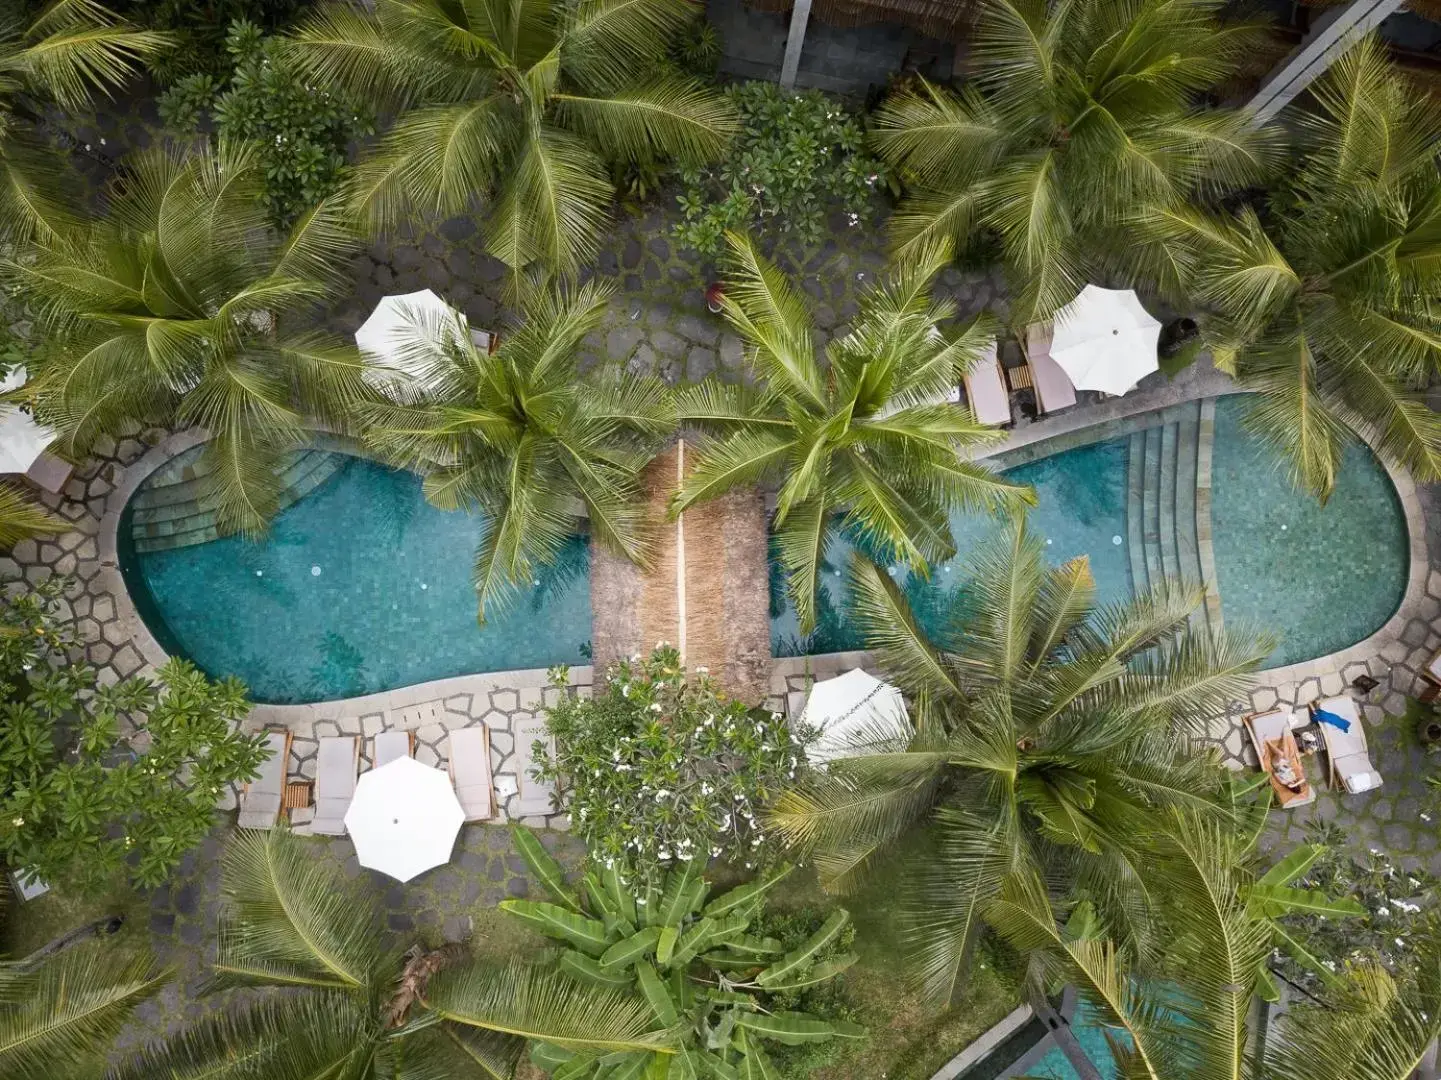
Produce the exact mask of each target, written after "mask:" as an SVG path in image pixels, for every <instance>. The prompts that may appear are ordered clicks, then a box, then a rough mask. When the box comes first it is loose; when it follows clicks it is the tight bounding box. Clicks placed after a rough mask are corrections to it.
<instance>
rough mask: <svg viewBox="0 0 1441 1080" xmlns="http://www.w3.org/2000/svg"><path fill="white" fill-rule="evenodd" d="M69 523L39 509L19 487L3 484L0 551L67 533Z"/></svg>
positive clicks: (0, 510) (0, 493) (0, 499)
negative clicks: (38, 538) (40, 538)
mask: <svg viewBox="0 0 1441 1080" xmlns="http://www.w3.org/2000/svg"><path fill="white" fill-rule="evenodd" d="M69 528H70V523H69V522H67V521H64V520H63V519H61V518H58V517H56V516H55V515H54V514H51V513H50V512H49V511H47V510H46V509H45V508H44V507H42V506H39V505H38V504H36V502H35V501H34V500H33V499H32V498H31V497H30V495H29V493H27V492H26V491H25V490H24V489H23V488H21V487H20V485H19V484H0V549H3V550H5V551H9V550H10V549H11V548H13V547H14V546H15V545H16V544H18V543H19V542H20V541H21V540H30V539H32V538H33V537H36V536H50V535H53V534H54V533H61V532H65V531H66V530H68V529H69Z"/></svg>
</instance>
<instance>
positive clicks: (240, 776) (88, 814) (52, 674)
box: [0, 577, 265, 890]
mask: <svg viewBox="0 0 1441 1080" xmlns="http://www.w3.org/2000/svg"><path fill="white" fill-rule="evenodd" d="M68 584H69V582H68V581H67V580H66V579H64V578H59V577H54V578H49V579H47V580H46V581H44V582H42V583H41V584H40V585H37V586H35V587H34V588H32V589H29V590H27V591H23V592H20V593H18V594H16V595H13V596H10V595H7V596H6V597H4V598H3V599H0V693H3V695H4V701H5V723H4V726H3V728H0V858H3V859H4V861H5V863H6V864H7V865H9V866H12V867H16V868H19V869H23V870H25V871H27V872H29V873H31V874H33V875H34V876H36V877H38V878H40V879H41V880H44V881H47V882H50V883H52V884H56V885H60V884H62V883H63V884H66V885H70V886H72V887H75V888H77V889H80V890H85V889H88V888H93V887H96V886H99V885H102V884H105V883H107V882H110V881H114V880H115V879H116V878H117V877H119V876H121V875H124V874H128V876H129V877H130V879H131V881H132V882H134V884H135V885H137V886H138V887H141V888H154V887H155V886H157V885H159V884H161V883H162V882H164V881H165V880H166V879H167V878H168V877H169V876H170V873H171V871H173V870H174V869H175V867H176V865H177V864H178V863H179V862H180V860H181V858H183V857H184V855H185V854H186V852H188V851H190V850H192V849H193V848H195V847H196V846H197V845H199V843H200V842H201V841H202V840H203V839H204V838H205V836H206V835H207V834H208V833H209V832H210V830H211V829H212V828H214V826H215V803H216V800H217V797H218V796H219V794H220V792H221V789H222V788H224V787H225V786H227V785H230V784H240V783H244V782H246V781H247V780H250V779H252V778H254V776H255V775H256V773H257V772H258V771H259V768H260V764H261V762H263V761H264V759H265V750H264V748H263V746H262V744H261V740H260V738H259V737H258V736H250V735H244V734H242V733H241V732H240V731H239V730H238V728H239V722H240V721H241V720H242V719H244V718H245V716H246V715H247V714H248V713H249V712H250V702H248V701H247V700H246V698H245V688H244V687H243V686H242V685H241V684H240V683H239V682H237V681H236V680H234V679H226V680H223V681H221V682H218V683H213V682H211V681H210V680H209V679H207V678H206V677H205V676H204V675H202V674H201V673H200V672H199V671H196V670H195V668H194V667H192V666H191V665H190V664H188V663H186V662H185V661H184V660H172V661H170V662H169V663H168V664H166V665H165V667H163V668H161V669H160V671H159V672H158V673H157V675H156V677H155V679H153V680H152V679H149V678H145V677H141V676H136V677H133V678H129V679H124V680H122V681H120V682H118V683H115V684H114V685H110V686H96V685H95V671H94V669H93V668H90V667H87V666H85V665H83V664H68V663H66V656H67V653H68V652H69V651H70V650H72V649H74V648H75V645H76V643H75V639H74V636H73V632H72V630H71V627H70V625H69V624H68V623H67V622H65V621H63V620H62V618H61V616H60V614H59V607H60V603H61V601H60V595H61V593H62V591H63V589H64V588H65V586H66V585H68Z"/></svg>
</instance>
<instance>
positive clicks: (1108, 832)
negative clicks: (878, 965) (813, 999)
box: [769, 518, 1271, 1001]
mask: <svg viewBox="0 0 1441 1080" xmlns="http://www.w3.org/2000/svg"><path fill="white" fill-rule="evenodd" d="M1044 551H1045V546H1044V544H1043V543H1042V541H1041V539H1040V538H1039V537H1037V536H1036V535H1035V534H1034V533H1032V532H1031V531H1030V530H1029V529H1028V528H1027V526H1026V523H1025V520H1024V519H1023V518H1022V519H1020V520H1018V521H1016V522H1014V523H1012V524H1010V525H1008V526H1006V527H1005V528H1003V529H1002V530H1001V531H1000V532H999V533H998V534H997V535H996V536H994V537H993V538H991V539H990V541H989V542H988V543H986V544H984V545H982V547H981V548H980V550H978V551H977V552H976V553H975V554H973V555H972V556H971V557H970V559H969V569H970V574H971V576H970V579H969V580H968V581H967V582H966V584H965V586H964V588H962V589H959V590H957V591H956V592H954V593H953V594H952V596H953V598H954V600H955V606H954V609H953V610H952V611H951V612H950V617H949V618H947V619H943V620H941V622H942V627H941V628H940V629H939V630H938V631H937V632H936V633H935V634H934V635H933V636H927V634H926V633H925V632H924V631H923V630H922V629H921V627H920V625H919V624H918V622H917V620H916V618H915V617H914V615H913V614H912V612H911V610H910V608H909V606H908V605H907V603H906V602H905V599H904V597H903V595H902V593H901V591H900V589H899V587H898V586H897V585H896V583H895V582H894V581H892V580H891V578H890V576H889V575H888V574H887V573H886V572H885V571H884V570H882V569H880V568H879V567H877V566H876V565H875V564H873V563H871V562H869V561H868V560H864V559H861V558H859V557H858V558H856V560H855V561H854V562H853V564H852V566H851V569H850V578H849V588H850V602H851V606H852V611H853V617H854V618H855V620H856V621H857V622H858V623H859V624H860V625H861V627H862V630H863V632H864V634H865V637H866V640H867V642H868V643H869V645H870V646H871V648H872V649H874V650H875V654H876V657H877V660H878V662H879V664H880V666H881V668H882V669H883V670H884V671H885V672H886V673H887V675H888V677H889V678H890V679H891V680H892V681H893V682H895V683H896V684H897V685H899V686H900V687H901V688H902V689H903V690H904V691H905V692H906V694H907V695H908V697H909V698H910V699H911V700H912V701H913V702H914V705H915V713H916V719H915V722H914V725H909V724H908V725H905V726H903V727H902V726H899V725H897V726H894V727H890V728H886V729H881V728H877V729H875V730H868V731H865V732H862V733H861V734H860V735H858V736H857V737H856V738H855V740H854V746H853V747H852V749H853V750H854V751H855V752H856V755H857V756H854V757H848V758H845V759H843V760H837V761H833V762H831V763H830V765H829V766H828V768H827V769H826V770H825V771H819V770H817V771H813V772H809V773H807V774H804V775H803V776H802V777H801V778H800V779H799V780H798V782H797V783H796V785H795V787H794V788H793V789H791V790H789V791H787V792H785V793H783V794H782V795H781V797H780V798H779V799H778V800H777V801H776V802H775V804H774V806H773V809H772V812H771V813H770V815H769V823H770V825H771V826H772V827H773V828H775V829H776V830H778V831H779V832H780V833H781V834H782V835H783V836H784V837H786V838H787V839H788V840H789V841H790V842H791V843H792V844H793V845H795V846H796V847H797V848H798V849H800V851H801V852H802V853H803V854H805V855H808V856H813V857H814V858H815V861H816V866H817V868H818V870H819V871H820V874H821V878H822V882H823V884H826V885H827V886H828V887H830V888H833V889H846V888H848V887H850V886H852V885H853V884H855V883H856V882H858V881H859V880H860V878H861V877H862V875H863V874H864V873H865V872H866V871H868V870H871V869H875V868H876V867H877V865H878V864H881V863H883V862H884V860H885V858H886V856H887V854H888V853H890V852H892V851H893V850H894V849H895V846H896V845H897V844H898V842H900V841H901V839H902V838H903V837H905V836H906V835H907V834H908V833H910V832H911V831H912V830H923V833H924V838H925V839H926V840H927V841H928V842H929V845H930V847H929V848H928V849H927V850H928V855H927V857H925V858H923V859H916V860H913V861H910V862H905V861H902V862H900V863H899V864H892V863H889V862H885V863H884V865H885V866H886V868H887V872H888V873H893V874H895V877H896V894H897V897H898V906H899V907H900V908H901V909H902V914H903V917H904V918H905V920H906V928H907V933H908V935H909V944H910V948H911V951H912V954H913V960H914V963H915V966H916V971H917V974H918V977H919V978H920V979H921V980H922V981H923V983H924V985H925V987H926V988H927V990H928V992H929V993H930V995H931V996H932V997H933V998H934V999H936V1000H938V1001H946V1000H949V999H950V998H951V997H952V996H953V994H954V993H955V991H956V989H957V987H958V984H959V983H960V981H961V980H962V978H963V976H964V974H965V972H966V968H967V963H968V960H967V957H968V953H969V951H970V948H971V945H972V942H973V940H974V938H975V935H976V932H977V930H978V928H979V927H980V924H981V916H982V914H983V911H984V908H985V904H986V903H987V902H988V901H989V900H991V899H993V898H994V897H996V896H997V895H999V894H1000V892H1001V891H1002V889H1003V887H1004V886H1005V884H1006V883H1007V882H1008V881H1010V880H1012V879H1015V878H1016V877H1017V876H1024V875H1028V874H1041V875H1044V876H1045V878H1046V880H1048V881H1050V882H1052V883H1053V884H1054V885H1055V886H1056V888H1057V889H1058V890H1059V891H1060V892H1061V894H1062V895H1075V896H1079V897H1084V898H1086V899H1088V900H1090V901H1091V902H1092V904H1093V905H1094V907H1095V909H1096V910H1097V911H1098V912H1100V914H1101V917H1102V918H1103V919H1105V920H1106V921H1107V923H1108V925H1111V926H1113V927H1115V928H1116V932H1117V933H1120V934H1124V935H1126V936H1127V937H1128V938H1134V939H1136V940H1138V941H1139V940H1144V939H1145V935H1146V925H1147V921H1148V918H1147V917H1148V915H1149V914H1150V912H1151V911H1152V910H1153V909H1154V907H1155V905H1156V904H1157V902H1158V896H1157V894H1156V892H1155V890H1154V888H1153V884H1152V881H1151V878H1150V874H1149V870H1148V869H1147V868H1146V865H1145V855H1144V852H1143V851H1142V850H1141V849H1140V848H1139V847H1138V846H1137V845H1138V842H1139V839H1138V838H1139V837H1140V836H1141V835H1142V834H1143V833H1144V831H1145V826H1146V824H1147V822H1149V821H1151V820H1152V819H1153V818H1154V816H1155V815H1156V813H1157V812H1158V810H1159V809H1162V808H1167V807H1187V808H1192V809H1194V810H1196V812H1198V813H1206V812H1208V811H1214V812H1215V813H1217V814H1220V813H1221V812H1222V809H1221V806H1220V802H1219V799H1220V796H1221V794H1222V790H1223V789H1222V787H1221V782H1222V770H1221V769H1220V768H1219V767H1218V766H1216V765H1214V764H1213V763H1212V762H1211V761H1210V760H1208V759H1205V758H1201V757H1198V756H1193V755H1191V754H1189V753H1188V752H1187V751H1186V750H1185V748H1184V741H1183V739H1182V738H1179V737H1178V734H1179V733H1183V732H1187V731H1198V730H1200V725H1201V724H1202V723H1203V722H1204V720H1205V719H1206V718H1207V717H1209V716H1212V715H1214V714H1215V713H1217V712H1223V711H1224V710H1225V708H1226V703H1227V702H1228V701H1229V700H1231V699H1232V698H1234V697H1236V696H1237V695H1238V694H1240V693H1241V692H1242V691H1243V690H1244V689H1245V687H1246V686H1247V685H1248V682H1249V674H1250V673H1251V672H1252V671H1254V670H1255V668H1256V667H1257V665H1258V664H1259V662H1260V661H1261V660H1262V659H1263V658H1264V657H1265V656H1266V655H1267V654H1268V653H1269V652H1270V649H1271V642H1269V641H1257V640H1254V639H1250V638H1245V637H1238V636H1225V635H1216V636H1214V637H1213V636H1212V635H1208V634H1206V633H1192V632H1191V631H1190V629H1189V622H1188V619H1189V616H1190V614H1191V612H1192V611H1194V610H1195V609H1196V608H1197V606H1198V605H1199V604H1200V602H1201V600H1202V593H1201V590H1200V589H1199V588H1197V587H1191V586H1183V585H1179V584H1175V583H1169V582H1167V583H1162V584H1161V585H1158V586H1157V587H1156V588H1155V589H1154V590H1152V591H1150V592H1148V593H1143V594H1141V595H1139V596H1137V597H1136V598H1134V599H1132V600H1130V601H1128V602H1125V603H1118V604H1112V605H1107V606H1104V607H1097V606H1096V605H1095V583H1094V581H1093V579H1092V577H1091V572H1090V567H1089V564H1088V563H1087V562H1086V560H1085V559H1076V560H1073V561H1071V562H1069V563H1067V564H1065V565H1064V566H1060V567H1055V568H1051V567H1049V566H1047V564H1046V560H1045V556H1044Z"/></svg>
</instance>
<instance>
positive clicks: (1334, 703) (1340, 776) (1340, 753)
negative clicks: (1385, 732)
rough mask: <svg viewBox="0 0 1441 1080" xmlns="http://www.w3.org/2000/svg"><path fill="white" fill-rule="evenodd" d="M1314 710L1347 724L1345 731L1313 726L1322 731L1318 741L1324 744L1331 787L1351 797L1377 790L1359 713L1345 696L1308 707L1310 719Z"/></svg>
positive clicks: (1377, 776)
mask: <svg viewBox="0 0 1441 1080" xmlns="http://www.w3.org/2000/svg"><path fill="white" fill-rule="evenodd" d="M1317 710H1325V711H1326V712H1328V713H1330V714H1331V715H1332V716H1339V717H1340V718H1341V719H1342V720H1347V721H1349V722H1350V727H1348V728H1347V729H1346V730H1345V731H1342V730H1341V729H1340V728H1338V727H1336V726H1335V725H1333V724H1328V723H1325V722H1324V721H1318V722H1317V725H1316V726H1317V727H1319V728H1320V729H1321V738H1323V739H1324V740H1326V757H1327V759H1328V760H1329V761H1330V763H1331V772H1330V777H1331V783H1333V784H1335V785H1336V786H1337V787H1339V788H1344V789H1345V790H1346V791H1348V792H1350V793H1351V794H1352V795H1359V794H1360V793H1361V792H1363V791H1371V790H1372V789H1374V788H1378V787H1380V786H1381V774H1380V773H1378V772H1377V771H1376V768H1375V766H1373V765H1372V764H1371V755H1370V753H1369V752H1368V751H1367V749H1366V728H1365V725H1363V724H1362V723H1361V711H1360V710H1359V709H1357V708H1356V702H1355V701H1353V700H1352V699H1351V698H1349V697H1346V696H1344V695H1343V696H1341V697H1332V698H1326V699H1324V700H1323V701H1318V702H1316V703H1315V704H1314V705H1312V706H1311V712H1312V716H1313V717H1314V715H1315V713H1316V712H1317Z"/></svg>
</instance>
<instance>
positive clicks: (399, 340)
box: [355, 289, 470, 389]
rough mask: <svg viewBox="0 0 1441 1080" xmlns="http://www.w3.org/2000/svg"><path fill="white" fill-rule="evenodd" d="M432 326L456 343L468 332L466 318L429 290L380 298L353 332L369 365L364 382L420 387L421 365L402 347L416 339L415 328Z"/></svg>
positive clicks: (422, 372)
mask: <svg viewBox="0 0 1441 1080" xmlns="http://www.w3.org/2000/svg"><path fill="white" fill-rule="evenodd" d="M431 326H434V327H436V328H438V329H440V330H441V332H442V333H444V332H447V331H449V332H451V333H452V334H453V340H455V341H456V342H457V343H459V342H460V341H462V340H463V337H462V335H465V334H468V333H469V332H470V326H469V324H468V323H467V322H466V319H465V316H464V315H462V314H461V313H460V312H459V311H457V310H455V308H453V307H451V306H450V305H449V304H447V303H446V302H445V301H444V300H442V299H441V298H440V297H439V296H437V295H436V294H435V293H434V292H433V291H432V290H430V289H421V290H420V291H419V292H413V293H402V294H400V295H399V296H385V297H382V298H381V300H380V303H378V304H376V305H375V310H374V311H372V312H371V313H370V318H368V319H366V320H365V322H364V324H363V325H362V326H361V327H360V329H359V330H357V331H356V332H355V344H356V345H358V346H360V351H361V352H362V353H364V354H365V357H366V359H367V360H369V361H370V362H371V365H372V366H371V367H370V368H369V369H367V371H366V373H365V378H366V381H367V382H369V383H370V384H371V385H372V386H376V387H379V388H381V389H386V388H391V387H394V386H396V385H397V384H399V385H401V386H405V385H416V384H419V385H422V386H423V385H424V380H425V378H426V370H425V365H424V362H423V361H420V360H418V359H417V358H416V357H414V356H407V355H406V353H405V349H404V345H405V343H406V342H408V341H413V340H414V339H415V338H416V336H417V328H428V327H431ZM441 340H444V338H442V339H441Z"/></svg>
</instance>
